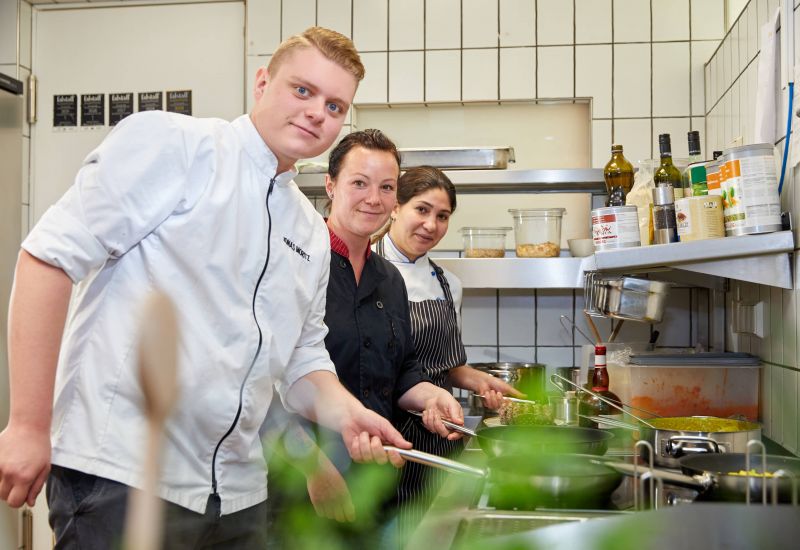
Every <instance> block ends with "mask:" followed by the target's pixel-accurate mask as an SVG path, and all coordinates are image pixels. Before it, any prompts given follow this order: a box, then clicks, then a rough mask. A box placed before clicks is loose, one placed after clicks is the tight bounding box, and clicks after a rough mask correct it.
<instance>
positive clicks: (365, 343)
mask: <svg viewBox="0 0 800 550" xmlns="http://www.w3.org/2000/svg"><path fill="white" fill-rule="evenodd" d="M371 345H372V340H371V339H370V338H364V347H365V348H368V347H370V346H371Z"/></svg>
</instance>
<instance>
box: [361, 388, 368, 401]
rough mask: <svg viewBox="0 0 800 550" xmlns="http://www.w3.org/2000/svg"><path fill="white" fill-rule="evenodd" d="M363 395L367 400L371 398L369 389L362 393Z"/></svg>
mask: <svg viewBox="0 0 800 550" xmlns="http://www.w3.org/2000/svg"><path fill="white" fill-rule="evenodd" d="M361 395H363V396H364V398H365V399H366V398H367V397H369V388H367V389H366V390H364V391H363V392H361Z"/></svg>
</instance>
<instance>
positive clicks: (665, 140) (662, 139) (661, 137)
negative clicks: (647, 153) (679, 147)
mask: <svg viewBox="0 0 800 550" xmlns="http://www.w3.org/2000/svg"><path fill="white" fill-rule="evenodd" d="M664 143H666V144H667V145H671V144H672V140H671V139H670V137H669V134H658V144H659V145H661V144H664Z"/></svg>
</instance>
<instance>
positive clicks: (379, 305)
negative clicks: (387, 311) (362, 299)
mask: <svg viewBox="0 0 800 550" xmlns="http://www.w3.org/2000/svg"><path fill="white" fill-rule="evenodd" d="M375 305H376V306H378V309H383V302H381V301H380V300H378V301H377V302H375Z"/></svg>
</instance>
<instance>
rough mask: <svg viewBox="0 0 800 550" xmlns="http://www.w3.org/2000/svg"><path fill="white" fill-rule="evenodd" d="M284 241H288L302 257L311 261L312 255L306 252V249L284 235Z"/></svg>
mask: <svg viewBox="0 0 800 550" xmlns="http://www.w3.org/2000/svg"><path fill="white" fill-rule="evenodd" d="M283 242H285V243H286V246H288V247H289V248H291V249H292V250H294V251H295V252H297V253H298V254H299V255H300V257H301V258H303V259H304V260H305V261H307V262H310V261H311V256H309V255H308V252H306V251H305V250H303V249H302V248H300V247H299V246H297V245H296V244H294V243H293V242H292V241H290V240H289V239H287V238H286V237H284V238H283Z"/></svg>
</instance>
